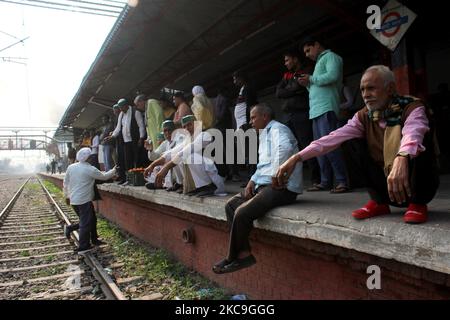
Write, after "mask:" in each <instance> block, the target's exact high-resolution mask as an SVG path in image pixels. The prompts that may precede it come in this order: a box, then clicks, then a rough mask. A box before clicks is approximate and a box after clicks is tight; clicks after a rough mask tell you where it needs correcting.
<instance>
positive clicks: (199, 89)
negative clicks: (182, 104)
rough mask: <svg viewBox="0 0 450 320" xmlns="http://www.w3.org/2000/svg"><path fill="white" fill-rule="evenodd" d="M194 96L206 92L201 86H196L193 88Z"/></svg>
mask: <svg viewBox="0 0 450 320" xmlns="http://www.w3.org/2000/svg"><path fill="white" fill-rule="evenodd" d="M192 94H193V95H194V96H196V95H199V94H205V90H204V89H203V87H201V86H195V87H194V88H192ZM205 95H206V94H205Z"/></svg>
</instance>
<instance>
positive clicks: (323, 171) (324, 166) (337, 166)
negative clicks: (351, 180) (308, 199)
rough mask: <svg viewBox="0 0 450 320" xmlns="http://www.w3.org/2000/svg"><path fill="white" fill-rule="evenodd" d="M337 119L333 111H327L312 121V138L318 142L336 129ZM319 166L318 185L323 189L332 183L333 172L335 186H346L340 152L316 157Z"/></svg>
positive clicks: (338, 150)
mask: <svg viewBox="0 0 450 320" xmlns="http://www.w3.org/2000/svg"><path fill="white" fill-rule="evenodd" d="M337 123H338V121H337V117H336V114H335V113H334V112H333V111H328V112H327V113H324V114H323V115H321V116H319V117H317V118H314V119H313V136H314V140H318V139H320V138H322V137H323V136H326V135H328V134H329V133H330V132H332V131H334V130H336V129H337ZM317 160H318V161H319V166H320V184H321V185H322V186H324V187H331V186H332V183H333V172H334V175H335V176H336V183H337V184H344V185H347V176H346V172H345V163H344V158H343V157H342V151H341V150H340V148H339V149H336V150H334V151H331V152H329V153H327V154H325V155H323V156H320V157H317Z"/></svg>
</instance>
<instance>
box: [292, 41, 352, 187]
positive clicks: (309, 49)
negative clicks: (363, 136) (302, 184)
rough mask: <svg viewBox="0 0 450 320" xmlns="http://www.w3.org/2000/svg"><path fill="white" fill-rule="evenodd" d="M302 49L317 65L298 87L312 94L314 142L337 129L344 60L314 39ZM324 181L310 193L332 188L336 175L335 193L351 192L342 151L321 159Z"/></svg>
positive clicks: (311, 111)
mask: <svg viewBox="0 0 450 320" xmlns="http://www.w3.org/2000/svg"><path fill="white" fill-rule="evenodd" d="M301 49H302V50H303V52H304V53H305V55H306V57H307V58H309V59H311V60H313V61H315V62H316V66H315V68H314V72H313V74H312V75H309V74H303V75H302V76H301V77H300V78H299V79H298V83H299V84H300V85H302V86H304V87H306V88H307V89H308V91H309V105H310V111H309V118H310V119H311V120H312V121H313V136H314V140H317V139H320V138H321V137H323V136H326V135H328V134H329V133H330V132H332V131H334V130H336V129H337V125H338V120H337V115H338V114H339V105H340V103H341V101H340V100H341V99H340V98H341V90H342V79H343V62H342V58H341V57H340V56H338V55H337V54H335V53H334V52H332V51H331V50H327V49H326V48H325V47H324V45H323V43H322V42H321V41H320V40H318V39H315V38H307V39H305V40H304V41H303V43H302V45H301ZM318 161H319V166H320V175H321V181H320V183H319V184H315V185H313V187H312V188H310V189H308V191H322V190H326V189H329V188H331V187H332V184H333V173H334V175H335V177H336V187H335V188H334V189H332V190H331V192H332V193H342V192H346V191H348V186H347V177H346V173H345V165H344V159H343V157H342V153H341V151H340V150H336V151H333V152H330V153H328V154H326V155H324V156H321V157H318Z"/></svg>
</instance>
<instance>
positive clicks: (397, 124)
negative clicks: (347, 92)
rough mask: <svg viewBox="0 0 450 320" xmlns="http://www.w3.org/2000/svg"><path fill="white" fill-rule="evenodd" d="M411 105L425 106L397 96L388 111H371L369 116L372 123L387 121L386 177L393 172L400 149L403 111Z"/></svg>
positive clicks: (384, 155)
mask: <svg viewBox="0 0 450 320" xmlns="http://www.w3.org/2000/svg"><path fill="white" fill-rule="evenodd" d="M411 105H417V106H423V105H424V104H423V102H422V101H420V100H419V99H417V98H415V97H410V96H397V95H396V96H394V98H393V99H392V101H391V104H390V105H389V106H388V107H387V108H386V109H384V110H369V113H368V116H369V119H370V120H371V121H374V122H378V121H380V120H385V121H386V130H385V131H384V147H383V158H384V174H385V175H386V176H388V175H389V173H390V172H391V169H392V165H393V163H394V160H395V158H396V157H397V154H398V151H399V149H400V144H401V140H402V126H403V124H402V117H403V111H404V110H405V108H407V107H410V106H411Z"/></svg>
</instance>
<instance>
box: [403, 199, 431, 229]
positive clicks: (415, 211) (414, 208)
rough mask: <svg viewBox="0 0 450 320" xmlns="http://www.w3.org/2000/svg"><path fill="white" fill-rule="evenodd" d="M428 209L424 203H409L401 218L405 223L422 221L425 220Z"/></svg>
mask: <svg viewBox="0 0 450 320" xmlns="http://www.w3.org/2000/svg"><path fill="white" fill-rule="evenodd" d="M427 215H428V209H427V206H426V205H423V204H414V203H411V204H410V205H409V206H408V210H406V213H405V215H404V216H403V220H404V221H405V222H406V223H416V224H417V223H424V222H426V221H427Z"/></svg>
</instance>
